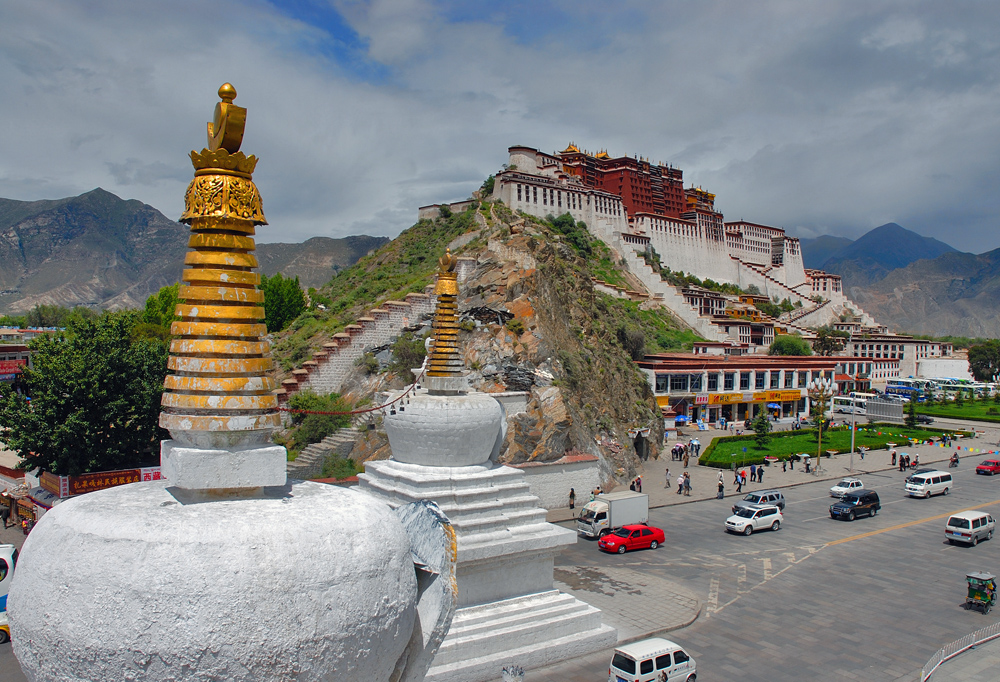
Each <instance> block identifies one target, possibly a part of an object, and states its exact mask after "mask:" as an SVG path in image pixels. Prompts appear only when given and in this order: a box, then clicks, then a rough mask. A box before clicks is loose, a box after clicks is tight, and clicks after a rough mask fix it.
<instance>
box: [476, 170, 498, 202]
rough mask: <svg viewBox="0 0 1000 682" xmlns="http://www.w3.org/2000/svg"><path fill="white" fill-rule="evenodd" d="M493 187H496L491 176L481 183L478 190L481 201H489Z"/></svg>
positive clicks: (494, 179)
mask: <svg viewBox="0 0 1000 682" xmlns="http://www.w3.org/2000/svg"><path fill="white" fill-rule="evenodd" d="M494 186H496V177H494V176H492V175H491V176H489V177H488V178H486V180H484V181H483V185H482V187H480V188H479V195H480V196H481V197H482V198H483V199H489V198H490V196H491V195H492V194H493V188H494Z"/></svg>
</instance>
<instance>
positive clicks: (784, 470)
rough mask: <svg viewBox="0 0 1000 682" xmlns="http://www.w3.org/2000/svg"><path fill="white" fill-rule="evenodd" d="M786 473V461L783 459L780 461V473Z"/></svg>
mask: <svg viewBox="0 0 1000 682" xmlns="http://www.w3.org/2000/svg"><path fill="white" fill-rule="evenodd" d="M786 471H788V460H787V459H783V460H781V472H782V473H784V472H786Z"/></svg>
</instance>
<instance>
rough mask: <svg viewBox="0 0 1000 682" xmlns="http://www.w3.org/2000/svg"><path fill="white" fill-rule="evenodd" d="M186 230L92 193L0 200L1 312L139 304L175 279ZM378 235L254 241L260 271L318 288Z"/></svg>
mask: <svg viewBox="0 0 1000 682" xmlns="http://www.w3.org/2000/svg"><path fill="white" fill-rule="evenodd" d="M188 234H189V232H188V228H187V226H185V225H181V224H180V223H177V222H175V221H173V220H170V219H169V218H167V217H166V216H164V215H163V214H162V213H160V212H159V211H157V210H156V209H155V208H153V207H152V206H148V205H146V204H143V203H142V202H140V201H136V200H124V199H121V198H120V197H117V196H115V195H114V194H112V193H111V192H107V191H105V190H103V189H100V188H98V189H95V190H92V191H90V192H87V193H85V194H81V195H80V196H78V197H70V198H67V199H58V200H51V201H49V200H46V201H15V200H12V199H0V313H16V312H23V311H25V310H29V309H31V308H32V307H34V306H36V305H39V304H56V305H64V306H76V305H87V306H95V307H100V308H135V307H140V306H142V305H143V303H144V302H145V300H146V298H147V297H148V296H149V295H150V294H151V293H154V292H155V291H156V290H157V289H159V288H160V287H162V286H165V285H168V284H173V283H174V282H176V281H178V280H179V279H180V275H181V271H182V270H183V262H184V254H185V252H186V251H187V240H188ZM386 241H388V240H386V239H385V238H384V237H366V236H358V237H346V238H344V239H329V238H326V237H315V238H313V239H310V240H308V241H306V242H305V243H303V244H259V245H258V247H257V258H258V260H259V261H260V262H261V266H262V270H263V272H265V273H266V274H269V275H271V274H274V273H275V272H282V273H283V274H285V275H287V276H290V277H294V276H296V275H298V276H299V278H300V282H301V283H302V284H303V286H306V287H309V286H321V285H323V284H326V283H327V282H328V281H329V280H330V278H332V277H333V276H334V275H335V274H336V272H337V270H338V269H340V268H343V267H346V266H348V265H351V264H353V263H354V262H356V261H357V260H358V259H359V258H360V257H361V256H364V255H365V254H366V253H368V251H370V250H372V249H374V248H377V247H378V246H380V245H381V244H384V243H385V242H386Z"/></svg>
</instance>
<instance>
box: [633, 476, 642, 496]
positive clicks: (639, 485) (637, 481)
mask: <svg viewBox="0 0 1000 682" xmlns="http://www.w3.org/2000/svg"><path fill="white" fill-rule="evenodd" d="M635 489H636V490H637V491H638V492H640V493H641V492H642V474H640V475H638V476H636V477H635Z"/></svg>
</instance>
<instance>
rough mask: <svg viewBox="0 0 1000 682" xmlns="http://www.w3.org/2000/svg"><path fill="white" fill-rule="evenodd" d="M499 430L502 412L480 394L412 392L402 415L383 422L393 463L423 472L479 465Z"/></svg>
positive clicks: (488, 453)
mask: <svg viewBox="0 0 1000 682" xmlns="http://www.w3.org/2000/svg"><path fill="white" fill-rule="evenodd" d="M503 425H504V417H503V408H502V407H501V406H500V403H499V402H497V400H496V399H495V398H492V397H490V395H489V394H486V393H477V392H473V393H465V394H458V395H430V394H429V393H427V392H426V391H418V392H416V395H414V397H413V398H412V399H411V401H410V402H409V403H408V404H405V410H403V411H399V410H398V408H397V412H396V414H389V415H387V416H386V418H385V430H386V433H387V434H388V436H389V445H390V446H391V448H392V458H393V459H394V460H396V461H397V462H406V463H408V464H423V465H426V466H447V467H456V466H467V465H472V464H485V463H486V462H487V461H489V459H490V455H491V454H493V449H494V446H495V445H496V442H497V437H498V436H499V434H500V430H501V428H502V426H503Z"/></svg>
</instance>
